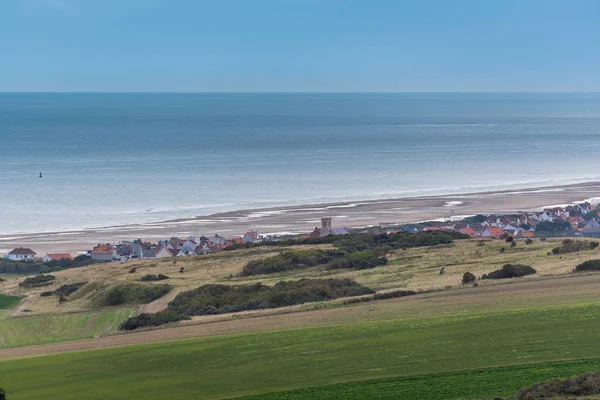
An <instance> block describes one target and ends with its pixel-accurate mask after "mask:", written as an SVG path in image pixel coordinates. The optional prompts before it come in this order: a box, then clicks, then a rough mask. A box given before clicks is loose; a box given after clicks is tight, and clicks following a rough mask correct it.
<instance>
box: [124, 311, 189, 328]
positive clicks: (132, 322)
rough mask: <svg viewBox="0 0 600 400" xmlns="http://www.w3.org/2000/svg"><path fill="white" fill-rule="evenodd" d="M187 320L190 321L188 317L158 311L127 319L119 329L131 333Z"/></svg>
mask: <svg viewBox="0 0 600 400" xmlns="http://www.w3.org/2000/svg"><path fill="white" fill-rule="evenodd" d="M188 319H190V317H188V316H186V315H181V314H177V313H174V312H171V311H159V312H158V313H156V314H140V315H138V316H137V317H132V318H129V319H128V320H127V321H125V322H123V323H122V324H121V326H120V329H122V330H127V331H132V330H134V329H138V328H146V327H150V326H159V325H164V324H169V323H172V322H178V321H183V320H188Z"/></svg>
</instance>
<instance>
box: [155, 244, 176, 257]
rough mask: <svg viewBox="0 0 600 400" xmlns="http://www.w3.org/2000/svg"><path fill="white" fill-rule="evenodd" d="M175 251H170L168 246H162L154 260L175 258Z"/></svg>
mask: <svg viewBox="0 0 600 400" xmlns="http://www.w3.org/2000/svg"><path fill="white" fill-rule="evenodd" d="M172 251H173V250H169V249H168V248H167V247H166V246H160V247H159V248H158V249H157V250H156V252H155V253H154V258H167V257H173V253H172Z"/></svg>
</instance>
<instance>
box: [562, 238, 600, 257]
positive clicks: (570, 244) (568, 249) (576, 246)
mask: <svg viewBox="0 0 600 400" xmlns="http://www.w3.org/2000/svg"><path fill="white" fill-rule="evenodd" d="M599 244H600V243H598V242H594V241H590V240H573V239H565V240H563V242H562V246H560V247H555V248H553V249H552V253H554V254H568V253H577V252H579V251H586V250H594V249H595V248H597V247H598V245H599Z"/></svg>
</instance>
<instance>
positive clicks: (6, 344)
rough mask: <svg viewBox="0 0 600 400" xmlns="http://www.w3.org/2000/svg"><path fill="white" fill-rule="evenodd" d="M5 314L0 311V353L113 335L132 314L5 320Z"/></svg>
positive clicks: (121, 311)
mask: <svg viewBox="0 0 600 400" xmlns="http://www.w3.org/2000/svg"><path fill="white" fill-rule="evenodd" d="M7 313H8V310H0V349H3V348H10V347H18V346H31V345H38V344H44V343H54V342H57V341H65V340H76V339H83V338H91V337H94V336H95V335H99V334H102V333H108V332H114V331H116V330H117V329H118V327H119V324H120V323H121V321H123V320H124V319H126V318H128V317H130V316H131V315H133V314H134V313H135V310H132V309H119V310H105V311H91V312H81V313H69V314H59V315H37V316H31V317H20V318H5V316H6V314H7Z"/></svg>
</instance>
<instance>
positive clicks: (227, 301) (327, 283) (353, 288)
mask: <svg viewBox="0 0 600 400" xmlns="http://www.w3.org/2000/svg"><path fill="white" fill-rule="evenodd" d="M371 293H373V291H372V290H371V289H369V288H367V287H364V286H361V285H359V284H358V283H356V282H354V281H352V280H350V279H301V280H299V281H281V282H278V283H276V284H275V285H274V286H266V285H263V284H261V283H255V284H248V285H231V286H230V285H220V284H209V285H203V286H201V287H199V288H198V289H194V290H190V291H187V292H183V293H180V294H178V295H177V297H175V299H173V301H171V302H170V303H169V305H168V307H167V310H168V311H172V312H175V313H177V314H183V315H210V314H224V313H230V312H239V311H245V310H257V309H264V308H277V307H285V306H292V305H296V304H302V303H308V302H315V301H325V300H332V299H335V298H339V297H349V296H360V295H364V294H371Z"/></svg>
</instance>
